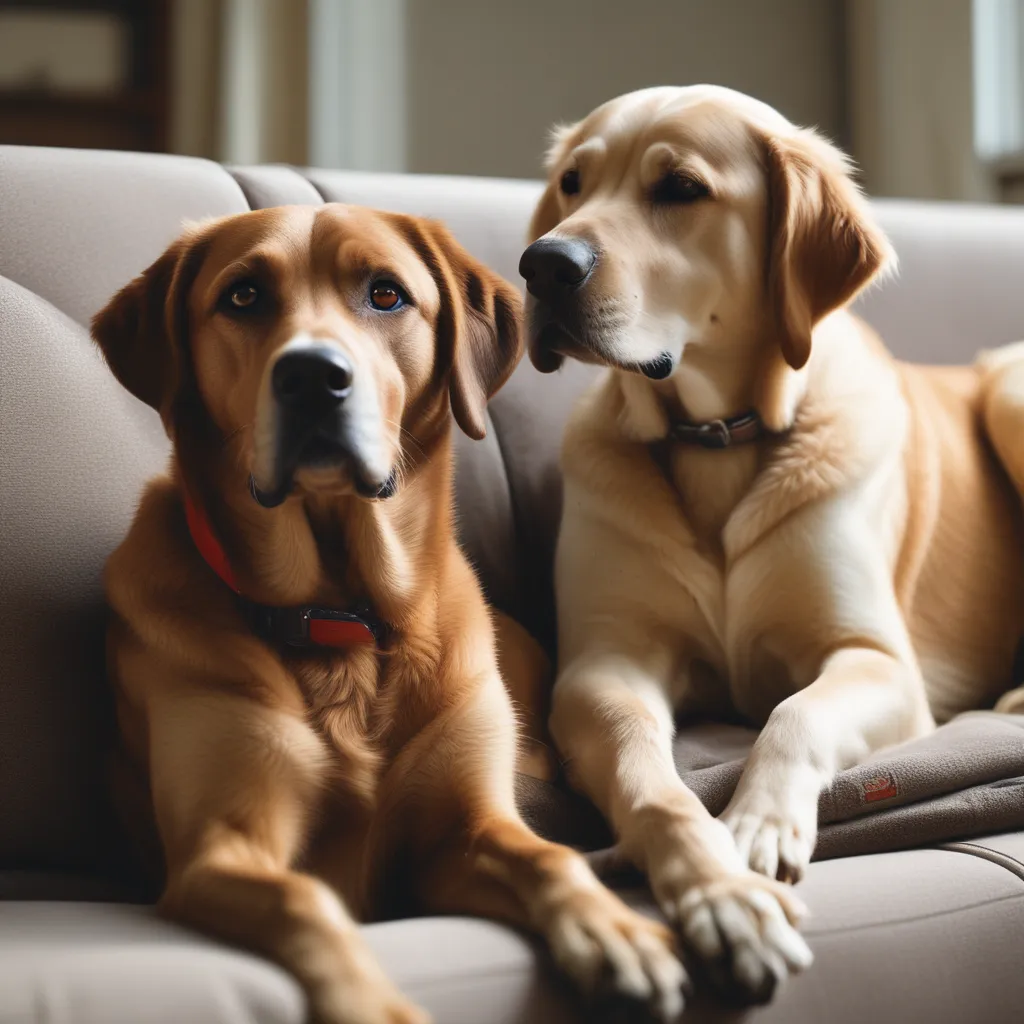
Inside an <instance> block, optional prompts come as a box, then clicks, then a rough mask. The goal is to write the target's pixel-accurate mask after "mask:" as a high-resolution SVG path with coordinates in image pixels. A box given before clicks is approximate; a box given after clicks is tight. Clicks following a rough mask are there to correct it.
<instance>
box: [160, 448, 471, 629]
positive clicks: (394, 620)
mask: <svg viewBox="0 0 1024 1024" xmlns="http://www.w3.org/2000/svg"><path fill="white" fill-rule="evenodd" d="M450 444H451V440H450V437H449V435H448V434H445V435H444V436H443V437H440V438H439V439H438V441H437V443H436V445H437V446H436V448H435V449H434V452H435V454H434V456H433V457H432V458H430V459H426V460H423V461H422V462H420V464H419V465H418V466H417V467H416V468H415V470H414V471H413V472H412V473H410V474H408V475H407V476H405V477H404V478H403V480H402V483H401V485H400V486H399V488H398V491H397V492H396V493H395V494H394V495H393V496H392V497H391V498H389V499H387V500H377V501H367V500H365V499H363V498H359V497H356V496H355V495H351V494H320V495H318V494H300V493H297V494H295V495H293V496H292V497H290V498H288V499H287V500H286V501H285V502H284V503H283V504H281V505H280V506H278V507H277V508H272V509H267V508H263V507H262V506H260V505H258V504H257V503H256V502H255V501H254V500H253V498H252V496H251V494H250V492H249V484H248V474H247V472H246V471H245V470H244V469H243V468H242V467H243V466H244V465H245V461H244V459H243V458H242V457H241V451H240V450H239V449H240V446H241V442H238V441H236V442H229V443H227V444H222V445H221V446H220V447H219V449H216V450H218V451H219V453H220V454H219V455H218V456H216V457H214V458H213V459H211V458H210V457H209V455H208V454H207V455H206V456H205V457H204V458H203V459H190V458H189V456H188V450H189V448H190V447H191V446H189V445H187V444H185V445H181V446H180V447H181V448H184V450H182V451H179V453H178V456H177V462H178V465H177V470H176V471H177V473H178V474H179V475H180V477H181V478H182V479H183V481H184V482H185V484H186V485H187V486H188V487H189V488H190V492H191V491H196V492H198V493H197V498H198V500H199V501H201V502H202V504H203V506H204V508H205V510H206V513H207V515H208V517H209V519H210V521H211V524H212V527H213V529H214V532H215V533H216V534H217V536H218V538H219V540H220V542H221V544H222V545H223V547H224V549H225V551H226V553H227V556H228V559H229V561H230V563H231V567H232V570H233V572H234V574H235V577H236V578H237V580H238V584H239V587H240V589H241V591H242V592H243V593H244V594H245V596H246V597H248V598H249V599H250V600H253V601H256V602H259V603H261V604H267V605H272V606H282V607H283V606H292V605H300V604H323V605H325V606H328V607H339V608H345V607H347V606H350V605H353V604H355V603H357V602H362V601H366V602H368V603H369V604H370V605H371V607H372V608H373V610H374V612H375V613H376V614H377V615H378V616H379V617H380V618H381V619H383V620H384V621H386V622H388V623H390V624H392V625H394V626H396V627H398V628H401V627H402V626H403V624H404V623H406V622H408V621H410V620H411V619H413V618H414V617H416V615H417V614H418V613H419V611H420V610H421V606H422V602H423V601H424V600H425V599H428V598H429V594H430V593H431V580H430V579H428V578H427V576H428V575H429V574H427V573H426V572H424V571H423V566H424V564H425V563H426V561H427V560H430V559H432V560H433V564H435V565H437V564H440V560H441V559H442V558H443V554H444V553H443V552H442V551H439V550H438V545H442V544H443V543H444V538H445V537H446V536H447V535H448V534H447V524H448V520H449V516H450V512H449V509H450V506H451V494H452V481H451V470H450V459H449V458H448V457H447V455H446V451H445V448H446V446H450ZM206 450H207V452H209V451H210V450H211V449H209V448H207V449H206Z"/></svg>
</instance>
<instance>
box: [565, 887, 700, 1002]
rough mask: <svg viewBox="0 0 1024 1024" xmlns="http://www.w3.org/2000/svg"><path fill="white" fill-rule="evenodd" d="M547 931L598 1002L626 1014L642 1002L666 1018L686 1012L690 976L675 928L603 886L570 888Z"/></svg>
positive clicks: (568, 969)
mask: <svg viewBox="0 0 1024 1024" xmlns="http://www.w3.org/2000/svg"><path fill="white" fill-rule="evenodd" d="M545 931H546V934H547V939H548V943H549V945H550V947H551V952H552V955H553V956H554V958H555V961H556V963H557V964H558V965H559V967H561V968H562V970H563V971H565V973H566V974H568V975H569V976H570V977H571V978H572V979H573V980H574V981H575V982H576V984H577V985H578V986H579V987H580V988H581V989H582V990H583V992H584V994H585V995H587V996H588V997H590V998H591V999H593V1000H594V1003H595V1007H600V1008H601V1009H602V1010H610V1011H613V1012H615V1011H621V1012H623V1013H624V1014H625V1017H624V1019H627V1020H636V1019H637V1017H636V1013H635V1010H636V1009H637V1008H639V1009H640V1010H642V1011H645V1012H646V1013H647V1014H648V1016H650V1017H653V1018H654V1019H656V1020H658V1021H666V1022H667V1021H674V1020H676V1019H677V1018H678V1017H679V1015H680V1014H681V1013H682V1010H683V992H684V990H685V989H687V988H688V987H689V979H688V978H687V976H686V971H685V970H684V969H683V965H682V963H680V961H679V958H678V956H677V955H676V952H675V944H674V941H673V937H672V933H671V931H670V930H669V929H668V928H666V927H665V926H664V925H663V924H661V923H659V922H658V921H652V920H651V919H650V918H647V917H644V916H643V915H642V914H638V913H636V912H635V911H633V910H630V909H629V907H627V906H626V905H625V904H624V903H623V902H622V901H621V900H619V898H618V897H617V896H615V895H613V894H612V893H611V892H609V891H608V890H606V889H605V888H604V887H603V886H598V885H596V884H595V886H594V887H592V888H591V887H587V888H586V889H584V890H576V891H574V892H572V893H570V894H568V895H567V896H566V897H565V898H564V899H563V900H561V901H560V902H559V906H558V907H557V909H556V910H555V911H554V913H553V914H552V916H551V920H550V922H549V925H548V927H547V928H546V929H545Z"/></svg>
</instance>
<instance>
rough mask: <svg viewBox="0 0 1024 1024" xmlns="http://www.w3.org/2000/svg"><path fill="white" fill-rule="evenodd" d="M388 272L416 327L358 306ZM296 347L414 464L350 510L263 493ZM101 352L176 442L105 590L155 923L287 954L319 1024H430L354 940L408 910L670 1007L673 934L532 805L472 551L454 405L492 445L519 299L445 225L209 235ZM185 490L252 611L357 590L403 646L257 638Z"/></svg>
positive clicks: (213, 228)
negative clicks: (488, 923)
mask: <svg viewBox="0 0 1024 1024" xmlns="http://www.w3.org/2000/svg"><path fill="white" fill-rule="evenodd" d="M240 274H244V275H252V274H257V275H258V279H259V281H260V286H261V292H266V293H267V294H268V295H270V296H272V300H268V302H269V303H270V304H269V305H268V306H267V307H266V308H264V309H263V311H262V312H261V313H260V314H259V315H257V316H255V317H251V318H249V319H246V318H245V317H244V316H235V315H233V314H231V315H229V314H230V311H229V314H225V312H224V311H223V309H222V308H221V304H220V303H221V299H220V296H222V294H223V293H224V291H225V289H226V288H228V289H229V288H230V287H231V285H232V283H233V282H234V281H236V280H237V279H238V277H239V275H240ZM380 274H384V275H386V276H387V277H388V278H390V279H394V280H397V281H400V282H401V284H402V285H403V286H404V288H405V289H406V291H407V292H408V293H409V296H410V298H411V302H410V304H409V305H408V306H407V307H406V308H405V309H404V310H403V311H402V313H401V314H400V315H398V314H396V315H395V316H381V315H377V314H372V315H371V314H370V313H368V312H367V303H366V295H367V292H368V288H369V283H370V281H371V280H372V279H373V277H374V276H375V275H380ZM304 332H305V333H308V334H312V335H315V336H316V337H317V338H318V339H320V340H323V341H324V342H325V343H329V344H331V345H334V346H337V347H339V348H340V349H341V350H343V351H344V352H346V353H347V354H348V355H349V356H350V358H351V360H352V362H353V364H354V365H355V366H356V372H357V373H358V374H362V375H364V376H363V377H362V380H363V382H364V383H365V381H366V380H369V381H370V382H371V385H372V388H371V390H373V391H374V392H375V393H376V401H377V405H378V407H379V410H380V413H379V417H378V421H375V422H374V423H372V424H369V425H368V426H367V429H370V428H371V427H372V429H373V430H374V432H375V436H374V439H373V442H374V445H375V446H376V447H374V448H373V450H374V451H377V450H380V451H383V452H384V453H385V454H386V456H387V459H388V460H389V461H393V462H394V463H395V464H396V465H398V466H399V467H400V469H401V482H400V486H399V488H398V491H397V493H396V494H395V495H394V496H393V497H392V498H390V499H389V500H387V501H369V500H365V499H362V498H359V497H357V496H356V495H355V494H354V493H353V490H352V483H351V481H350V480H349V479H348V478H347V475H346V472H345V471H343V470H341V469H337V470H330V471H328V470H323V469H317V470H316V471H312V470H302V471H300V473H299V474H298V476H297V477H296V484H297V490H296V492H295V493H294V494H293V496H292V497H291V498H289V499H288V500H287V501H285V502H284V504H282V505H281V506H280V507H278V508H274V509H266V508H261V507H259V506H258V505H256V503H255V502H253V501H252V499H251V498H250V496H249V494H248V483H247V482H248V476H249V473H250V472H256V471H257V470H258V468H259V467H258V464H259V463H260V460H261V458H263V454H262V453H263V448H262V447H261V445H263V444H264V440H263V439H261V437H260V436H259V429H258V427H257V424H258V423H259V422H260V417H261V415H262V411H263V410H262V406H261V404H260V403H261V401H262V398H261V396H263V395H264V394H265V392H266V381H267V377H268V374H269V372H270V370H271V368H272V366H273V363H274V360H275V358H276V357H277V355H278V354H279V353H280V351H281V350H282V347H283V346H284V345H286V344H287V343H288V341H289V339H291V338H294V337H296V336H301V335H303V334H304ZM94 333H95V337H96V339H97V341H98V343H99V344H100V346H101V348H102V349H103V351H104V353H105V354H106V357H107V359H108V361H109V363H110V365H111V368H112V369H113V371H114V373H115V374H116V375H117V376H118V378H119V379H120V380H121V381H122V383H123V384H125V386H126V387H128V388H129V389H130V390H131V391H133V392H134V393H135V394H136V395H138V396H139V397H140V398H142V399H143V400H145V401H148V402H150V404H152V405H154V406H155V407H157V408H159V409H160V411H161V414H162V415H163V418H164V422H165V424H166V426H167V429H168V432H169V434H170V436H171V437H172V439H173V442H174V456H173V459H172V464H171V468H170V473H169V475H168V476H166V477H162V478H159V479H157V480H155V481H153V482H152V483H151V484H150V486H149V487H148V489H147V491H146V493H145V494H144V496H143V498H142V501H141V504H140V507H139V511H138V514H137V516H136V519H135V522H134V525H133V526H132V529H131V532H130V533H129V535H128V537H127V538H126V540H125V541H124V543H123V544H122V545H121V547H120V548H118V550H117V551H116V552H115V553H114V555H113V556H112V557H111V559H110V561H109V564H108V567H107V572H106V591H107V596H108V599H109V603H110V607H111V610H112V624H111V628H110V634H109V668H110V675H111V679H112V681H113V684H114V686H115V688H116V693H117V699H118V707H119V722H120V728H121V736H122V741H123V743H122V746H123V760H124V761H125V763H126V764H127V765H129V766H130V767H131V769H132V772H133V776H132V777H133V778H134V780H135V781H136V782H137V783H140V784H141V785H137V786H136V787H135V788H136V792H138V791H141V790H142V789H148V792H149V793H150V794H151V802H152V808H153V810H154V811H155V819H156V825H157V828H158V832H159V838H160V846H161V847H162V854H163V858H164V860H165V862H166V889H165V892H164V895H163V898H162V900H161V904H160V906H161V909H162V911H163V912H164V913H166V914H167V915H169V916H171V917H173V918H175V919H176V920H179V921H182V922H185V923H187V924H190V925H193V926H195V927H197V928H199V929H201V930H203V931H205V932H207V933H209V934H211V935H216V936H219V937H221V938H223V939H225V940H227V941H229V942H234V943H238V944H240V945H244V946H247V947H250V948H252V949H255V950H256V951H258V952H260V953H262V954H264V955H267V956H269V957H272V958H273V959H275V960H277V961H278V962H279V963H281V964H282V965H284V966H285V967H286V968H288V969H289V970H290V971H291V972H292V973H294V974H295V976H296V977H297V978H298V979H299V980H300V982H301V983H302V984H303V986H304V987H305V989H306V992H307V994H308V996H309V1000H310V1005H311V1008H312V1013H313V1017H314V1019H315V1020H317V1021H321V1022H332V1024H341V1022H344V1024H357V1022H358V1024H378V1022H380V1024H383V1022H390V1024H395V1022H399V1021H401V1022H407V1021H422V1020H425V1019H426V1015H425V1014H424V1013H423V1012H422V1011H421V1010H419V1009H418V1008H416V1007H414V1006H413V1005H411V1004H410V1003H409V1002H408V1001H407V1000H406V999H405V998H404V997H402V996H401V995H400V994H399V993H398V992H397V991H396V990H395V989H394V987H393V986H392V985H391V983H390V982H389V981H388V979H387V978H385V977H384V976H383V974H382V972H381V970H380V968H379V967H378V966H377V965H376V963H375V961H374V959H373V957H372V955H371V954H370V952H369V949H368V947H367V946H366V944H365V942H364V940H363V939H362V937H361V935H360V932H359V930H358V928H357V925H356V922H357V921H359V920H366V919H371V918H372V917H374V916H376V915H378V914H380V913H383V912H387V911H389V910H394V909H400V910H405V911H407V910H408V909H410V906H412V907H417V908H419V909H422V910H425V911H428V912H466V913H481V914H489V915H492V916H495V917H500V918H502V919H503V920H507V921H510V922H512V923H514V924H515V925H517V926H520V927H524V928H527V929H530V930H533V931H535V932H537V933H538V934H540V935H542V936H544V937H545V938H546V939H547V940H548V941H549V942H550V944H551V946H552V949H553V951H554V953H555V955H556V957H557V958H558V959H559V961H560V962H561V963H562V965H563V966H564V967H565V968H566V970H568V971H569V972H570V973H571V974H572V975H573V977H574V978H575V979H576V980H577V981H578V982H579V983H580V984H581V985H583V986H584V987H588V986H589V987H590V988H593V987H594V986H595V985H596V984H597V983H598V982H599V981H601V980H602V979H603V978H604V976H605V975H610V976H611V977H613V979H614V981H613V983H612V987H613V988H614V989H616V990H618V991H619V992H620V993H623V994H627V995H632V996H634V997H636V998H638V999H641V1000H644V1001H647V1002H649V1003H651V1005H652V1006H653V1007H654V1008H655V1009H658V1010H660V1011H662V1012H663V1013H664V1014H665V1015H666V1016H667V1015H668V1014H670V1013H672V1012H675V1010H676V1009H678V1007H679V1005H680V996H679V991H678V990H679V985H680V982H681V981H682V980H683V974H682V969H681V967H680V965H679V964H678V961H677V960H676V959H675V957H674V955H673V953H672V949H671V940H670V937H669V935H668V933H667V932H666V931H665V930H664V929H663V928H662V927H661V926H660V925H659V924H657V923H655V922H650V921H648V920H646V919H644V918H642V917H640V916H638V915H636V914H634V913H633V912H632V911H630V910H628V909H627V908H626V907H625V906H624V905H623V904H621V903H620V902H619V901H618V900H617V898H615V897H614V896H613V895H611V893H609V892H608V891H607V890H606V889H604V888H603V887H602V886H600V884H599V883H598V882H597V881H596V879H595V878H594V876H593V875H592V873H591V872H590V871H589V869H588V868H587V866H586V864H585V862H584V861H583V860H582V858H581V857H579V856H578V855H577V854H575V853H573V852H572V851H570V850H568V849H565V848H563V847H559V846H556V845H553V844H551V843H548V842H545V841H543V840H541V839H539V838H537V837H536V836H535V835H533V834H532V833H531V832H530V831H529V830H528V829H527V827H526V826H525V825H524V824H523V822H522V820H521V819H520V817H519V815H518V813H517V811H516V807H515V803H514V797H513V776H514V768H515V757H516V745H517V739H516V727H515V718H514V712H513V707H512V703H511V701H510V698H509V695H508V693H507V692H506V689H505V688H504V686H503V685H502V679H501V676H500V674H499V666H498V656H497V652H496V649H495V639H494V631H493V628H492V623H491V616H490V613H489V610H488V609H487V607H486V605H485V603H484V600H483V597H482V594H481V591H480V587H479V585H478V582H477V580H476V578H475V576H474V574H473V572H472V570H471V569H470V567H469V565H468V563H467V562H466V560H465V558H464V556H463V555H462V553H461V552H460V550H459V548H458V547H457V545H456V543H455V540H454V533H453V529H452V522H451V507H452V500H453V495H452V475H453V467H452V443H451V426H450V424H451V416H450V414H449V405H450V408H451V410H452V411H453V412H454V416H455V418H456V419H457V420H458V422H459V423H460V424H461V425H462V427H463V428H464V429H465V430H466V431H467V432H468V433H470V434H472V435H476V436H479V435H481V434H482V433H483V430H484V418H483V416H484V405H485V403H486V401H487V399H488V397H489V396H490V395H491V394H493V393H494V391H495V390H497V388H498V387H500V385H501V383H502V382H503V381H504V379H505V378H506V377H507V376H508V374H509V373H510V372H511V371H512V369H513V368H514V366H515V363H516V361H517V360H518V358H519V355H520V351H521V345H520V340H519V300H518V296H517V294H516V293H515V292H514V290H513V289H511V288H510V287H509V286H508V285H507V284H505V283H504V282H502V281H501V280H500V279H498V278H497V277H495V276H494V275H493V274H491V273H490V272H489V271H488V270H486V269H485V268H484V267H483V266H481V265H480V264H478V263H477V262H476V261H474V260H473V259H471V258H470V257H469V256H468V255H467V254H466V253H465V252H464V251H463V250H462V249H461V248H460V247H459V246H458V245H457V244H456V243H455V242H454V241H453V239H452V238H451V236H450V235H449V234H448V233H447V232H446V231H445V230H444V229H443V228H442V227H440V226H439V225H437V224H434V223H432V222H427V221H421V220H418V219H415V218H411V217H405V216H400V215H393V214H383V213H376V212H373V211H366V210H361V209H358V208H352V207H343V206H326V207H322V208H316V209H313V208H308V209H307V208H298V207H293V208H282V209H277V210H268V211H264V212H257V213H251V214H243V215H240V216H238V217H232V218H227V219H224V220H221V221H216V222H213V223H210V224H205V225H202V226H199V227H197V228H194V229H192V230H191V232H190V233H189V234H187V235H186V236H185V237H184V238H183V239H182V240H180V241H179V242H178V243H176V244H175V245H174V246H172V248H171V249H170V250H169V251H168V253H167V254H166V255H165V256H163V257H162V258H161V259H160V260H158V261H157V263H156V264H155V265H154V267H152V268H150V270H148V271H146V272H145V273H144V274H143V275H142V276H141V277H140V278H138V279H137V280H136V281H135V282H133V283H132V284H130V285H128V286H127V287H126V288H125V289H124V290H123V291H122V292H121V293H120V294H119V295H118V296H116V297H115V298H114V299H113V301H112V302H111V304H110V305H109V306H108V307H107V308H106V309H105V310H104V311H103V312H102V313H100V314H99V315H98V316H97V318H96V320H95V323H94ZM378 434H379V436H377V435H378ZM186 488H187V490H188V492H189V493H190V494H191V495H193V496H194V498H195V499H196V500H198V501H201V503H202V505H203V506H204V507H205V509H206V510H207V513H208V515H209V518H210V520H211V522H212V525H213V527H214V529H215V531H216V533H217V534H218V536H219V538H220V540H221V542H222V544H223V546H224V548H225V549H226V552H227V554H228V556H229V559H230V561H231V564H232V568H233V569H234V571H235V573H236V575H237V577H238V579H239V581H240V585H241V588H242V590H243V592H244V593H246V595H247V596H249V597H250V598H252V599H254V600H258V601H262V602H264V603H267V604H275V605H289V604H296V603H305V602H316V603H321V604H325V605H334V606H343V607H344V606H348V605H351V604H352V603H353V602H354V601H355V600H356V599H359V598H366V599H368V600H369V601H370V602H371V604H372V606H373V607H374V609H375V610H376V612H377V613H378V614H379V615H380V616H381V617H382V618H384V619H385V620H386V621H387V622H389V623H390V624H391V626H392V627H393V631H394V632H393V637H392V639H391V640H390V641H389V642H388V644H387V647H386V649H385V650H384V651H383V652H381V653H377V652H375V651H373V650H372V649H369V648H360V649H355V650H350V651H334V650H328V649H319V650H305V651H293V652H285V651H282V650H276V649H273V648H271V647H270V646H268V645H267V644H266V643H264V642H263V641H262V640H260V639H259V638H257V637H256V636H255V635H254V634H253V633H251V632H250V631H249V629H248V628H247V626H246V624H245V622H244V621H243V619H242V617H241V615H240V613H239V609H238V605H237V602H236V598H235V596H234V595H233V594H232V593H231V591H230V590H229V589H228V588H227V587H226V586H225V585H224V583H223V582H222V581H221V580H220V579H219V578H218V577H217V576H216V575H215V574H214V573H213V572H212V571H211V569H210V568H209V567H208V566H207V564H206V563H205V562H204V561H203V559H202V557H201V556H200V555H199V553H198V552H197V550H196V548H195V547H194V545H193V543H192V541H191V538H190V535H189V533H188V530H187V527H186V523H185V518H184V514H183V505H182V493H183V489H186ZM499 624H500V633H501V636H502V637H503V638H504V640H503V644H504V646H505V650H504V651H503V656H504V663H505V665H506V666H507V668H508V671H509V676H510V679H511V680H512V681H513V684H514V687H515V691H516V693H517V695H518V696H519V698H520V699H523V700H533V699H534V697H535V695H536V687H537V685H538V684H537V681H536V677H537V673H538V672H542V671H543V669H544V662H543V655H542V654H540V653H539V652H538V651H537V649H536V647H535V645H533V646H531V645H532V641H531V640H530V638H529V637H527V636H526V634H525V633H524V632H523V631H522V629H521V627H517V626H516V625H515V624H512V623H510V622H508V621H507V620H504V619H499ZM538 770H541V771H543V770H546V769H545V766H544V765H543V764H542V763H541V764H540V765H539V767H538Z"/></svg>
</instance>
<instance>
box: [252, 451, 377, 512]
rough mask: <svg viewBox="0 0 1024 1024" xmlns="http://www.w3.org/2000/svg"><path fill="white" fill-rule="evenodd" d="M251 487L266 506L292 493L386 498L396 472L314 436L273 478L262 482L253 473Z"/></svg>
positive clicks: (328, 496) (278, 502) (280, 501)
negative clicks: (289, 463) (290, 463)
mask: <svg viewBox="0 0 1024 1024" xmlns="http://www.w3.org/2000/svg"><path fill="white" fill-rule="evenodd" d="M250 490H251V492H252V496H253V497H254V498H255V499H256V501H257V502H258V503H259V504H260V505H263V506H264V507H265V508H273V507H275V506H276V505H280V504H281V503H282V502H283V501H285V500H286V499H287V498H289V497H290V496H292V495H298V496H303V495H306V496H314V495H315V496H318V497H327V498H331V497H336V498H341V497H346V496H357V497H360V498H366V499H378V498H389V497H390V496H391V495H392V494H393V493H394V491H395V473H394V471H393V470H392V469H391V468H390V467H388V468H381V467H379V466H375V465H372V464H371V461H370V460H369V459H367V458H364V457H362V456H361V455H360V454H358V453H356V452H352V451H350V450H347V449H346V448H344V447H343V446H341V445H340V444H338V443H336V442H333V441H323V440H321V439H319V438H314V439H313V441H311V442H310V443H309V444H308V445H306V447H305V448H304V449H303V451H302V452H301V453H300V455H299V457H298V458H297V459H296V460H294V461H293V464H292V465H290V466H282V467H280V468H279V469H278V472H277V473H276V474H274V476H273V479H271V480H269V481H267V482H265V483H264V482H263V481H261V480H259V479H257V477H256V476H255V474H254V475H253V476H252V478H251V484H250Z"/></svg>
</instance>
